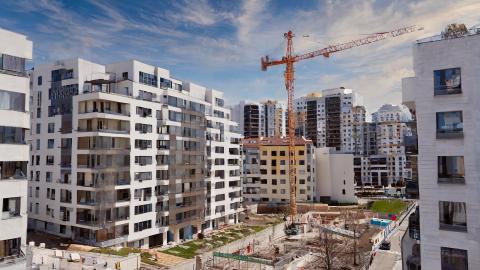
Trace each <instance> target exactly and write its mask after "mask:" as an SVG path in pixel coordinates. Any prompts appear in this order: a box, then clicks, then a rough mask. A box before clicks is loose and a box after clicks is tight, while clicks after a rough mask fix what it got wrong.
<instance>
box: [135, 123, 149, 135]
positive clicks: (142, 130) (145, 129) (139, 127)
mask: <svg viewBox="0 0 480 270" xmlns="http://www.w3.org/2000/svg"><path fill="white" fill-rule="evenodd" d="M135 131H138V132H140V133H151V132H152V125H147V124H141V123H136V124H135Z"/></svg>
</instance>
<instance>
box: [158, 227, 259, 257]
mask: <svg viewBox="0 0 480 270" xmlns="http://www.w3.org/2000/svg"><path fill="white" fill-rule="evenodd" d="M236 228H238V227H236ZM265 228H267V226H249V227H242V228H241V229H237V230H234V228H228V229H226V230H225V231H223V232H216V233H213V235H212V236H211V239H208V240H207V239H202V240H193V241H189V242H186V243H182V244H180V245H178V246H175V247H173V248H169V249H166V250H163V251H162V252H163V253H166V254H170V255H174V256H178V257H182V258H186V259H191V258H193V257H195V255H197V251H198V250H199V249H202V248H204V247H206V248H208V249H214V248H218V247H221V246H224V245H226V244H228V243H231V242H234V241H236V240H238V239H241V238H243V237H245V236H248V235H250V234H253V233H257V232H260V231H262V230H264V229H265ZM250 229H252V230H250ZM240 234H241V235H240Z"/></svg>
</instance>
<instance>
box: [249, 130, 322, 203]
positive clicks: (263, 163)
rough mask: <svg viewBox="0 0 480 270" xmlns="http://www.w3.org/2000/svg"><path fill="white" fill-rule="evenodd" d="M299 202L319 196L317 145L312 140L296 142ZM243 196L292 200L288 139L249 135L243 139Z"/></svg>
mask: <svg viewBox="0 0 480 270" xmlns="http://www.w3.org/2000/svg"><path fill="white" fill-rule="evenodd" d="M295 145H296V147H295V151H296V154H297V155H296V171H297V185H296V194H297V201H298V202H309V201H314V200H315V192H316V182H315V149H314V147H313V144H312V142H311V141H310V140H306V139H305V138H303V137H302V138H297V140H296V142H295ZM242 146H243V149H242V151H243V152H242V159H243V175H242V179H243V196H244V198H245V202H246V203H258V202H275V203H286V202H289V201H290V186H289V176H288V166H289V165H288V164H289V162H288V139H287V138H279V137H266V138H248V139H247V138H246V139H244V140H243V141H242Z"/></svg>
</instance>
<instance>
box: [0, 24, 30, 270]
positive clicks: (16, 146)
mask: <svg viewBox="0 0 480 270" xmlns="http://www.w3.org/2000/svg"><path fill="white" fill-rule="evenodd" d="M26 59H32V42H31V41H30V40H28V39H27V37H26V36H24V35H20V34H17V33H13V32H10V31H7V30H4V29H0V209H2V212H1V217H0V228H1V229H0V268H2V264H3V263H5V262H10V261H11V260H10V259H9V258H13V257H17V256H18V255H21V249H22V247H21V246H22V245H25V243H26V238H27V235H26V234H27V185H28V184H27V163H28V156H29V155H28V144H27V143H26V136H27V135H28V134H27V133H28V129H29V128H30V126H29V121H30V117H29V114H28V112H29V106H28V99H29V80H28V77H27V75H26V73H25V60H26ZM17 263H18V264H17V266H18V267H21V265H24V263H25V262H24V261H23V262H17ZM11 267H12V268H13V267H15V266H13V265H12V266H11Z"/></svg>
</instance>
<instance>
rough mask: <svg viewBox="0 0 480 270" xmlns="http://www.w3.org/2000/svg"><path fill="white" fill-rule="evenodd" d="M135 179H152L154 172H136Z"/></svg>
mask: <svg viewBox="0 0 480 270" xmlns="http://www.w3.org/2000/svg"><path fill="white" fill-rule="evenodd" d="M135 180H139V181H142V180H152V173H151V172H136V173H135Z"/></svg>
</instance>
